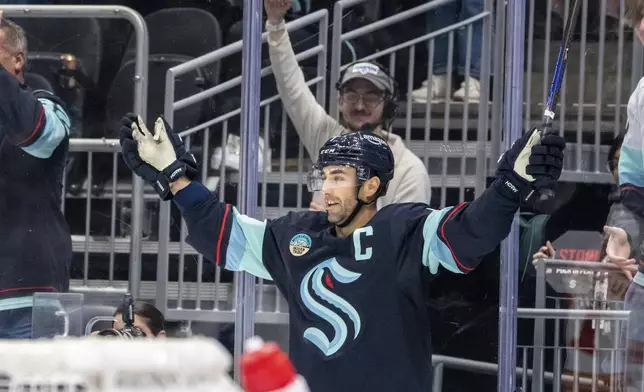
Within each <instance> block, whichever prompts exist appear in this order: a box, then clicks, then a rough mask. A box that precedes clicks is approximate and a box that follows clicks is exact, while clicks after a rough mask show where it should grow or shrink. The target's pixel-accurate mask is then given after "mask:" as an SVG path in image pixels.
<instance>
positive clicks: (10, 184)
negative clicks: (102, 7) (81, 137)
mask: <svg viewBox="0 0 644 392" xmlns="http://www.w3.org/2000/svg"><path fill="white" fill-rule="evenodd" d="M26 58H27V37H26V36H25V32H24V30H23V29H22V28H21V27H20V26H18V25H16V24H15V23H13V22H11V21H9V20H6V19H2V11H1V9H0V65H1V66H0V162H2V163H3V164H2V165H0V195H2V196H1V197H0V339H21V338H22V339H24V338H27V339H29V338H31V324H32V319H31V312H32V306H33V293H34V292H43V291H45V292H64V291H67V289H68V287H69V264H70V262H71V259H72V246H71V235H70V231H69V227H68V226H67V222H66V221H65V217H64V216H63V213H62V211H61V208H60V206H61V199H62V180H63V171H64V168H65V163H66V159H67V152H68V149H69V132H70V126H71V124H70V120H69V116H68V115H67V112H66V111H65V109H64V104H63V103H62V102H61V101H60V99H59V98H58V97H56V96H54V95H53V94H52V93H50V92H47V91H44V90H36V91H32V90H30V89H29V88H28V87H27V86H25V85H24V74H23V72H24V67H25V61H26Z"/></svg>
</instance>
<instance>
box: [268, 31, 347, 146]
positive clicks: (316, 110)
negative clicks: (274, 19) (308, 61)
mask: <svg viewBox="0 0 644 392" xmlns="http://www.w3.org/2000/svg"><path fill="white" fill-rule="evenodd" d="M268 51H269V55H270V59H271V68H272V70H273V75H274V76H275V83H276V84H277V91H278V92H279V95H280V98H281V99H282V103H283V105H284V108H285V109H286V112H287V113H288V115H289V118H290V119H291V122H292V123H293V126H294V127H295V130H296V131H297V133H298V135H299V136H300V139H301V140H302V144H304V147H305V148H306V150H307V151H308V153H309V155H311V157H312V158H313V159H315V158H316V157H317V150H318V149H319V148H320V147H322V145H324V143H325V142H326V141H327V140H329V139H330V138H331V137H333V136H337V135H339V134H341V133H342V132H343V131H344V128H343V127H342V126H341V125H340V124H339V123H338V122H337V121H336V120H335V119H333V118H332V117H331V116H329V115H328V114H327V112H326V110H325V109H324V108H323V107H322V106H321V105H320V104H319V103H318V102H317V100H316V98H315V96H314V95H313V93H312V92H311V89H310V88H309V86H307V84H306V80H305V79H304V73H303V72H302V70H301V68H300V66H299V64H298V62H297V60H296V59H295V53H294V52H293V47H292V46H291V40H290V38H289V35H288V32H287V31H286V29H282V30H280V31H275V32H270V33H269V34H268Z"/></svg>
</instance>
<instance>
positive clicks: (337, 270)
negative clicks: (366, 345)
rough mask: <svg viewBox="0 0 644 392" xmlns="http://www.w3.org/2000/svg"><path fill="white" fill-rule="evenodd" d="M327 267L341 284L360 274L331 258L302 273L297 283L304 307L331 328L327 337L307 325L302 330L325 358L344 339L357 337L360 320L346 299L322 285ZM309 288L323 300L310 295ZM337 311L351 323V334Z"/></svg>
mask: <svg viewBox="0 0 644 392" xmlns="http://www.w3.org/2000/svg"><path fill="white" fill-rule="evenodd" d="M327 269H328V271H329V272H330V273H331V275H333V278H334V279H335V280H336V281H338V282H340V283H344V284H348V283H352V282H355V281H356V280H357V279H358V278H359V277H360V274H358V273H356V272H352V271H349V270H347V269H346V268H344V267H342V266H340V264H339V263H338V261H337V260H336V259H335V258H332V259H329V260H326V261H323V262H321V263H320V264H318V265H316V266H315V267H313V268H312V269H311V270H310V271H309V272H308V273H307V274H306V275H305V276H304V279H302V283H301V284H300V296H301V297H302V301H303V303H304V306H306V307H307V308H308V309H309V310H310V311H311V312H313V313H314V314H315V315H316V316H318V317H320V318H321V319H323V320H324V321H326V322H327V323H329V324H330V325H331V327H333V331H334V335H333V336H332V337H329V336H327V335H326V334H325V333H324V332H323V331H322V330H320V329H319V328H315V327H309V328H307V329H306V330H305V331H304V338H305V339H306V340H308V341H310V342H311V343H313V344H314V345H315V346H316V347H317V348H318V349H320V351H322V353H323V354H324V355H326V356H327V357H329V356H331V355H333V354H335V353H337V352H338V351H339V350H340V349H341V348H342V346H344V344H345V343H346V342H347V340H348V339H350V340H355V339H356V338H357V337H358V335H359V333H360V329H361V321H360V315H359V314H358V311H357V310H356V309H355V308H354V307H353V306H352V305H351V304H350V303H349V302H347V301H346V300H345V299H344V298H342V297H340V296H339V295H337V294H335V293H333V292H332V291H331V290H329V289H328V288H327V287H326V286H325V284H324V283H325V271H326V270H327ZM309 287H311V289H312V290H313V292H315V294H316V295H317V296H318V297H319V298H320V299H322V300H324V302H326V303H321V302H319V301H318V300H317V299H315V298H314V297H313V295H311V293H310V289H309ZM328 305H331V306H328ZM338 311H340V312H342V313H344V315H345V316H346V318H348V320H350V321H351V323H352V324H353V328H352V329H353V334H352V336H349V328H348V326H347V323H346V322H345V320H344V318H343V317H342V315H340V314H338Z"/></svg>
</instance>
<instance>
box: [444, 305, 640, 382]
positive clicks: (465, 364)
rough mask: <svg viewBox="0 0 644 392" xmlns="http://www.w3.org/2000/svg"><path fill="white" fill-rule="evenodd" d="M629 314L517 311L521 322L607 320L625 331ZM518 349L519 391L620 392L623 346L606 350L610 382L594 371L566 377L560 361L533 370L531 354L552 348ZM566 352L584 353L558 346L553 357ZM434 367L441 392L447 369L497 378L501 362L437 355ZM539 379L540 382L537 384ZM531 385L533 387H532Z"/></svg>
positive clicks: (626, 312)
mask: <svg viewBox="0 0 644 392" xmlns="http://www.w3.org/2000/svg"><path fill="white" fill-rule="evenodd" d="M629 314H630V311H623V310H579V309H531V308H519V309H517V317H518V318H519V319H526V320H535V322H536V321H539V320H555V321H557V320H569V321H572V322H574V323H575V325H579V324H580V323H581V322H582V321H587V320H591V321H594V322H600V321H604V322H607V323H611V324H612V325H614V326H615V328H614V330H615V331H620V330H621V328H622V326H623V323H626V322H627V320H628V317H629ZM535 329H536V324H535ZM518 349H519V350H518V352H519V353H521V354H520V355H521V358H522V366H520V367H517V368H516V375H517V377H518V379H519V380H520V382H521V384H520V386H517V389H520V390H521V391H524V392H528V391H534V392H536V391H543V390H544V383H548V384H551V385H552V386H553V390H555V391H559V390H561V384H562V383H567V384H572V386H573V387H571V388H567V389H566V390H572V389H574V390H581V389H579V388H580V387H583V390H589V389H592V390H611V391H616V390H618V389H617V388H616V385H617V383H618V381H619V380H618V377H619V369H618V363H619V361H620V357H623V356H624V355H625V348H624V347H622V346H617V347H613V348H611V349H607V350H604V351H605V352H606V353H607V354H608V356H609V357H610V358H611V369H612V370H613V371H612V372H611V377H610V378H609V380H602V379H599V378H598V376H597V374H596V372H594V371H593V372H592V375H591V377H586V376H581V375H580V374H579V372H577V371H575V372H573V374H572V375H571V374H563V372H562V366H561V363H560V362H559V363H557V362H555V367H554V369H552V371H543V367H540V368H538V369H535V368H534V367H533V368H532V369H530V368H529V367H528V357H529V352H530V351H531V350H534V351H535V352H543V351H544V350H545V349H548V347H544V346H543V345H541V346H539V345H538V344H537V343H536V342H535V343H534V344H533V345H531V346H519V347H518ZM565 349H567V350H569V351H572V352H573V356H575V357H578V355H579V351H580V348H579V347H555V348H554V349H553V354H554V355H555V356H556V355H558V352H557V351H559V350H565ZM432 364H433V367H434V380H433V382H434V384H433V388H432V391H433V392H441V391H442V390H443V384H447V385H449V384H448V383H446V382H445V380H444V370H445V369H454V370H458V371H462V372H467V373H475V374H487V375H492V376H496V375H497V374H498V371H499V365H498V364H497V363H490V362H482V361H474V360H470V359H464V358H455V357H449V356H444V355H433V356H432ZM530 379H532V380H533V384H532V385H530V384H529V380H530ZM535 380H537V381H536V383H535ZM448 381H449V380H448ZM529 385H530V388H528V386H529Z"/></svg>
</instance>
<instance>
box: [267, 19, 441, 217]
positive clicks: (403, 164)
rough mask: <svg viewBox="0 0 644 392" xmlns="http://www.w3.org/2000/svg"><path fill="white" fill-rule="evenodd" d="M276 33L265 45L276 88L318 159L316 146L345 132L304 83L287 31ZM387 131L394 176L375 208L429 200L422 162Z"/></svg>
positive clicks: (305, 142) (429, 193)
mask: <svg viewBox="0 0 644 392" xmlns="http://www.w3.org/2000/svg"><path fill="white" fill-rule="evenodd" d="M275 35H278V34H276V33H272V34H269V37H268V47H269V54H270V58H271V66H272V69H273V74H274V75H275V81H276V83H277V90H278V91H279V94H280V98H281V99H282V103H283V104H284V108H285V109H286V112H287V113H288V115H289V117H290V119H291V122H293V125H294V126H295V129H296V130H297V133H298V134H299V136H300V139H301V140H302V143H303V144H304V147H305V148H306V150H307V151H308V153H309V155H310V156H311V159H313V160H317V154H318V150H319V149H320V148H321V147H322V146H323V145H324V143H325V142H326V141H327V140H329V139H330V138H332V137H333V136H337V135H340V134H342V133H343V132H346V129H345V128H344V127H342V126H341V125H340V124H339V123H338V122H337V121H336V120H334V119H333V118H332V117H331V116H329V115H328V114H327V112H326V110H325V109H324V108H323V107H322V106H320V105H319V104H318V102H317V100H316V99H315V96H314V95H313V93H312V92H311V90H310V89H309V87H308V86H307V85H306V80H305V79H304V74H303V73H302V70H301V69H300V66H299V64H298V63H297V60H296V59H295V53H294V52H293V48H292V47H291V40H290V38H289V36H288V32H286V31H284V32H283V34H282V35H281V37H280V38H279V39H278V40H277V41H275V40H274V39H272V38H274V37H275ZM387 135H388V143H389V147H391V150H392V151H393V153H394V159H395V167H394V178H393V180H391V183H390V184H389V189H388V190H387V194H386V195H385V196H383V197H381V198H380V199H379V200H378V208H382V207H383V206H386V205H388V204H392V203H405V202H422V203H427V204H429V202H430V199H431V189H432V188H431V186H430V183H429V176H428V174H427V170H426V168H425V165H424V164H423V162H422V161H421V160H420V158H418V157H417V156H416V155H415V154H414V153H413V152H411V151H410V150H409V149H407V147H405V144H404V142H403V141H402V139H401V138H400V137H399V136H398V135H395V134H393V133H387Z"/></svg>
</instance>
